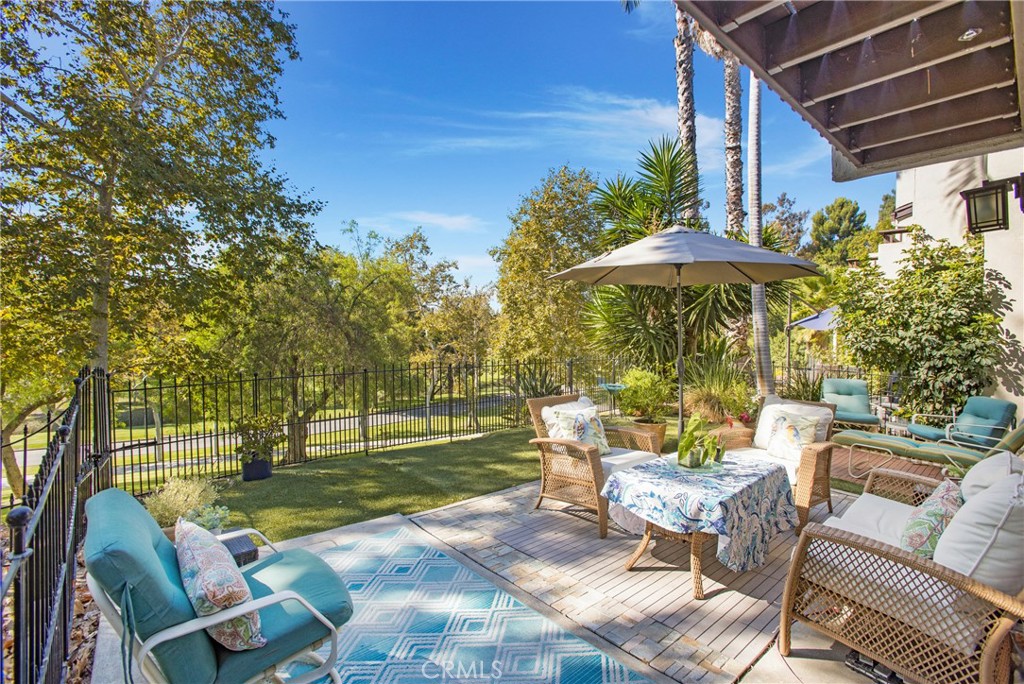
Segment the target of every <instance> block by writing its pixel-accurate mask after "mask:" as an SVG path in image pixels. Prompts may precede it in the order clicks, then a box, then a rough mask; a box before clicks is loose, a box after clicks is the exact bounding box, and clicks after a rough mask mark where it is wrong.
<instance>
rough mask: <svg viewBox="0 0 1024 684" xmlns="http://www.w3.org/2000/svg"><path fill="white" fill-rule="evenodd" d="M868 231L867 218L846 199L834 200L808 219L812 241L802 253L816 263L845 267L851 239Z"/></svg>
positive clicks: (857, 207)
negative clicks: (809, 220)
mask: <svg viewBox="0 0 1024 684" xmlns="http://www.w3.org/2000/svg"><path fill="white" fill-rule="evenodd" d="M867 227H868V224H867V214H865V213H864V212H863V211H861V208H860V206H859V205H858V204H857V203H856V202H855V201H853V200H851V199H847V198H846V197H837V198H836V199H835V201H833V202H832V203H831V204H829V205H828V206H827V207H825V208H824V209H821V210H819V211H816V212H814V216H812V217H811V240H810V242H809V243H808V244H807V245H806V246H805V247H804V249H803V253H804V254H806V255H807V256H810V257H814V258H815V260H816V261H819V262H821V263H826V264H831V265H844V264H845V263H846V260H847V259H848V258H849V256H850V255H849V252H850V246H851V244H852V243H851V242H850V239H851V238H853V237H854V236H855V235H857V234H858V233H860V232H861V231H863V230H865V229H866V228H867Z"/></svg>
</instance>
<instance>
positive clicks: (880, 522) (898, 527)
mask: <svg viewBox="0 0 1024 684" xmlns="http://www.w3.org/2000/svg"><path fill="white" fill-rule="evenodd" d="M913 512H914V507H913V506H909V505H907V504H905V503H900V502H899V501H893V500H892V499H886V498H884V497H881V496H875V495H874V494H861V495H860V496H859V497H857V500H856V501H854V502H853V504H851V505H850V507H849V508H848V509H846V512H845V513H843V517H841V518H837V517H835V516H833V517H831V518H829V519H828V520H826V521H825V524H826V525H828V526H829V527H835V528H837V529H840V530H845V531H847V532H852V533H854V534H859V535H861V536H863V537H870V538H871V539H875V540H877V541H880V542H884V543H886V544H891V545H892V546H895V547H897V548H899V546H900V538H901V537H902V536H903V530H905V529H906V527H907V520H908V519H909V518H910V514H911V513H913Z"/></svg>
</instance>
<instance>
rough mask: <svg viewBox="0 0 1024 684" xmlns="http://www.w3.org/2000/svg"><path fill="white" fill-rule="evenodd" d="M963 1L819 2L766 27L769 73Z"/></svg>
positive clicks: (766, 64) (841, 0) (842, 0)
mask: <svg viewBox="0 0 1024 684" xmlns="http://www.w3.org/2000/svg"><path fill="white" fill-rule="evenodd" d="M958 4H960V0H942V1H941V2H927V3H923V2H849V1H844V0H840V1H839V2H819V3H817V4H815V5H812V6H810V7H808V8H807V9H805V10H803V11H801V12H799V13H797V14H796V15H793V16H790V17H786V18H784V19H781V20H779V21H776V22H774V23H772V24H769V25H768V26H766V27H765V29H764V34H765V47H766V49H767V61H766V63H765V66H766V67H767V68H768V73H770V74H777V73H779V72H780V71H782V70H783V69H788V68H789V67H791V66H794V65H796V64H800V63H801V62H806V61H807V60H809V59H814V58H815V57H821V56H822V55H825V54H827V53H830V52H835V51H836V50H840V49H842V48H844V47H846V46H848V45H855V44H857V43H860V42H861V41H862V40H864V39H865V38H868V37H871V36H877V35H878V34H880V33H883V32H885V31H888V30H890V29H894V28H897V27H902V26H905V25H907V24H909V23H910V22H911V21H913V20H914V19H918V18H920V17H923V16H926V15H928V14H931V13H934V12H938V11H940V10H943V9H946V8H948V7H951V6H953V5H958Z"/></svg>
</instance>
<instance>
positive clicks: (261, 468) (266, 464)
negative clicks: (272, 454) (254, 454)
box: [242, 458, 273, 482]
mask: <svg viewBox="0 0 1024 684" xmlns="http://www.w3.org/2000/svg"><path fill="white" fill-rule="evenodd" d="M271 475H273V471H272V470H271V467H270V461H266V460H263V459H262V458H254V459H252V460H251V461H249V462H248V463H243V464H242V480H244V481H245V482H251V481H253V480H266V479H267V478H268V477H270V476H271Z"/></svg>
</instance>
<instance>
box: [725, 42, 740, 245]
mask: <svg viewBox="0 0 1024 684" xmlns="http://www.w3.org/2000/svg"><path fill="white" fill-rule="evenodd" d="M742 97H743V87H742V85H741V84H740V62H739V60H738V59H736V58H735V57H734V56H733V55H730V54H727V55H725V227H726V231H727V234H729V235H737V234H739V232H740V231H741V230H742V229H743V218H744V212H743V147H742V145H741V139H742V137H743V108H742V106H741V100H742Z"/></svg>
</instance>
